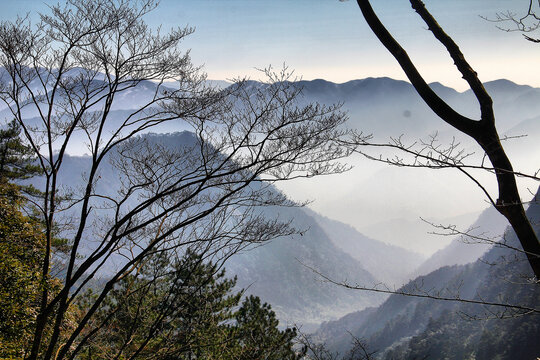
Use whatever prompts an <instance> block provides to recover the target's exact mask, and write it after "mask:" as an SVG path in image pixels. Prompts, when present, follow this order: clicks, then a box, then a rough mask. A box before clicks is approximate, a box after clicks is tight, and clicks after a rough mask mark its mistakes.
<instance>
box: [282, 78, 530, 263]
mask: <svg viewBox="0 0 540 360" xmlns="http://www.w3.org/2000/svg"><path fill="white" fill-rule="evenodd" d="M298 85H299V86H301V87H302V89H303V94H304V96H305V99H304V101H305V102H312V101H316V102H319V103H323V104H332V103H342V104H343V109H344V110H345V111H347V112H348V115H349V121H348V123H347V125H348V126H349V127H351V128H353V129H355V130H357V131H362V132H363V133H364V134H372V135H373V140H372V141H373V142H375V143H378V144H387V143H389V142H392V140H391V137H392V138H394V139H396V138H399V137H401V140H402V143H403V144H405V146H410V145H412V144H417V145H418V146H421V144H422V143H423V142H424V143H430V144H431V143H432V142H433V145H434V146H435V147H437V148H438V149H448V148H449V146H452V145H450V144H453V145H455V146H456V149H455V150H454V151H453V152H452V153H454V154H455V153H457V152H459V151H463V154H467V157H468V160H469V161H470V162H471V163H473V164H481V163H482V156H483V152H482V150H481V149H480V148H479V147H478V146H477V145H475V144H473V143H472V141H471V139H469V138H468V137H466V136H464V135H463V134H460V133H459V132H457V131H456V130H454V129H453V128H451V127H450V126H448V125H447V124H445V123H444V122H443V121H442V120H440V119H439V118H438V117H437V116H436V115H434V114H433V112H432V111H431V110H430V109H429V108H428V107H427V106H426V105H425V104H424V102H423V100H422V99H421V98H420V97H419V96H418V94H417V93H416V91H415V90H414V88H413V87H412V85H411V84H410V83H408V82H405V81H398V80H393V79H389V78H368V79H361V80H352V81H348V82H346V83H342V84H336V83H332V82H329V81H325V80H313V81H303V82H299V83H298ZM430 86H431V87H432V88H433V89H434V90H435V91H436V92H437V93H438V94H439V95H440V96H441V97H442V98H443V99H444V100H446V101H447V102H448V103H449V104H450V105H452V106H454V107H455V108H456V109H457V110H458V111H459V112H460V113H462V114H464V115H466V116H470V117H472V118H479V108H478V105H477V102H476V100H475V98H474V95H473V94H472V92H471V91H465V92H457V91H455V90H453V89H451V88H448V87H445V86H444V85H442V84H439V83H432V84H430ZM485 86H486V88H487V89H488V91H489V93H490V95H491V97H492V98H493V101H494V110H495V116H496V122H497V127H498V129H499V132H500V133H501V135H502V137H503V138H504V135H508V136H515V135H527V136H526V137H524V138H516V139H508V140H506V141H504V142H503V144H504V146H505V147H506V148H507V149H508V154H509V156H510V159H511V161H512V164H513V167H514V169H517V170H518V171H521V172H523V173H527V174H534V172H535V171H537V170H538V164H537V161H535V160H536V159H538V156H540V146H538V144H540V140H539V139H540V128H539V127H538V125H537V124H538V123H539V122H538V121H536V120H537V118H538V114H539V113H540V89H538V88H533V87H530V86H526V85H518V84H515V83H513V82H511V81H508V80H496V81H491V82H487V83H486V84H485ZM435 134H436V136H435ZM431 136H434V138H432V137H431ZM359 150H361V151H363V152H365V153H366V154H367V155H369V156H371V157H373V158H375V159H379V158H381V159H382V160H384V159H387V158H389V159H400V158H403V157H405V155H404V154H403V153H400V152H399V151H397V150H395V151H393V150H392V149H385V148H381V147H370V146H362V147H360V148H359ZM346 162H348V163H349V164H351V165H352V166H353V167H354V169H353V170H352V171H350V172H349V173H347V174H343V175H340V176H336V177H333V180H319V179H314V180H313V181H310V182H309V183H308V182H307V181H306V182H303V183H301V185H299V186H297V187H296V188H294V189H291V191H289V192H287V193H291V194H293V193H294V194H295V195H296V196H297V197H298V198H299V199H300V200H304V199H306V200H312V199H313V198H312V195H311V194H314V193H317V199H316V200H315V201H314V202H313V203H312V204H311V205H310V207H311V208H312V209H313V210H315V211H316V212H318V213H320V214H322V215H324V216H327V217H330V218H333V219H336V220H339V221H341V222H344V223H347V224H350V225H352V226H353V227H354V228H356V229H359V230H360V231H361V232H362V233H364V234H365V235H367V236H369V237H372V238H375V239H378V240H383V241H385V242H388V243H391V244H393V245H398V246H400V247H404V248H406V249H408V250H412V251H415V252H420V253H422V254H423V255H425V256H430V255H432V254H433V253H434V252H435V251H437V250H440V249H442V248H443V247H444V246H446V245H447V244H448V241H446V240H437V239H435V237H434V236H433V235H430V234H428V233H429V232H430V231H432V229H430V228H429V226H426V225H425V224H422V222H421V220H420V218H424V219H430V220H432V221H434V222H436V223H439V222H440V223H444V221H445V220H444V219H447V218H453V217H456V216H460V215H464V214H470V213H480V212H481V211H483V210H484V209H485V208H486V198H485V194H484V193H483V191H482V190H481V189H480V188H478V187H477V186H476V184H474V183H473V182H471V180H470V179H469V178H467V177H466V176H464V175H463V174H462V173H460V172H459V171H455V170H454V169H447V170H436V171H435V170H431V169H412V168H405V167H391V166H388V165H385V164H381V163H376V162H375V161H373V159H370V160H368V159H366V158H365V157H363V156H360V155H355V156H352V157H350V158H348V159H346ZM488 165H489V164H488ZM472 175H473V176H475V178H477V179H479V180H481V182H482V184H483V185H484V186H485V188H486V189H487V190H488V191H489V192H490V193H491V194H495V193H496V191H497V189H496V185H495V184H494V182H493V181H492V175H491V174H487V173H483V172H480V171H472ZM519 186H520V191H521V193H522V194H528V193H529V192H528V190H527V189H528V188H534V187H535V186H536V185H535V184H534V181H532V182H529V181H527V180H526V179H525V178H521V179H520V180H519ZM323 187H324V188H328V189H329V191H324V192H320V191H318V190H317V189H321V188H323ZM286 190H288V189H286ZM474 220H475V217H471V218H470V219H469V221H467V224H466V225H465V226H468V225H470V224H472V223H473V222H474ZM392 224H394V225H397V224H400V226H399V227H398V226H391V225H392ZM387 225H389V226H387Z"/></svg>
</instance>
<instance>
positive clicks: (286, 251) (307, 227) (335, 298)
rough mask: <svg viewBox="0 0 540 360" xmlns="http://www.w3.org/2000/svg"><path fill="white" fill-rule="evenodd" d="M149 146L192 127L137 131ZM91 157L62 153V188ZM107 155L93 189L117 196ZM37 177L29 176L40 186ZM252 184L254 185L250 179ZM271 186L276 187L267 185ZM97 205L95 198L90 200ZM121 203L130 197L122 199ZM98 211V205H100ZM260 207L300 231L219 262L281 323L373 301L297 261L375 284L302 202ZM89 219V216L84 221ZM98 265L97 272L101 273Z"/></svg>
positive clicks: (73, 185)
mask: <svg viewBox="0 0 540 360" xmlns="http://www.w3.org/2000/svg"><path fill="white" fill-rule="evenodd" d="M142 138H143V139H145V140H146V141H147V142H148V143H149V144H150V146H151V145H152V144H156V145H157V144H159V145H160V146H163V147H169V148H173V147H180V146H186V147H190V146H194V144H196V138H195V135H194V134H193V133H189V132H181V133H173V134H145V135H142ZM90 164H91V158H90V157H88V156H66V158H65V160H64V163H63V166H62V170H61V172H60V173H59V174H58V181H59V183H60V184H61V187H62V188H63V189H64V190H65V191H66V192H68V193H70V192H71V193H77V192H78V191H80V190H81V189H80V186H81V184H83V183H84V182H82V181H81V180H82V179H83V178H84V176H85V173H86V172H88V171H89V168H90ZM118 174H119V172H118V171H115V169H114V168H113V167H112V165H111V163H110V161H109V160H108V159H105V161H104V163H103V166H102V168H101V171H100V173H99V180H98V181H97V182H96V184H95V186H96V191H97V192H98V193H99V194H100V196H109V197H110V198H115V197H117V192H118V191H119V190H120V188H121V183H122V181H125V179H121V178H119V175H118ZM39 181H40V180H39V179H34V180H33V183H34V185H35V186H36V187H38V188H39V187H40V184H39ZM254 186H256V185H254ZM273 191H277V190H275V189H274V190H273ZM95 205H96V206H98V204H97V203H96V204H95ZM124 206H125V207H126V208H128V207H130V206H136V204H135V203H126V204H124ZM76 209H77V206H74V207H73V208H71V209H69V210H67V211H65V212H64V213H63V216H64V217H65V218H66V219H71V217H72V216H74V215H75V214H76V212H75V210H76ZM102 211H103V210H102ZM264 213H265V215H266V216H268V217H269V218H279V219H281V220H283V221H285V222H286V221H289V220H291V221H292V225H293V226H294V227H295V228H297V229H299V230H302V231H303V232H302V234H303V236H299V235H298V236H294V237H284V238H278V239H275V240H274V241H271V242H270V243H267V244H263V245H262V246H261V245H259V246H257V247H255V248H252V249H251V250H249V251H242V253H240V254H237V255H235V256H232V257H231V258H230V259H229V260H227V262H226V263H225V268H226V269H227V274H228V276H231V277H232V276H237V277H238V287H239V288H244V289H246V293H247V294H254V295H258V296H260V297H261V298H262V299H263V300H264V301H266V302H269V303H270V304H272V306H273V308H274V310H276V312H277V313H278V315H279V317H280V319H281V320H282V321H285V322H287V323H290V324H292V323H296V324H304V325H305V326H306V328H307V327H308V326H311V327H312V328H313V326H315V325H318V324H320V322H322V321H325V320H329V319H333V318H337V317H339V316H342V315H344V314H346V313H348V312H350V311H353V310H354V309H358V308H364V307H366V306H373V305H376V304H379V303H380V302H382V301H383V300H384V296H381V295H379V294H359V293H357V292H351V291H347V290H345V289H340V290H338V291H336V290H335V289H334V288H333V287H332V286H330V285H329V284H325V283H322V282H320V281H318V280H317V276H316V275H315V274H314V273H313V272H312V271H311V270H309V269H308V268H307V267H305V266H304V265H303V264H306V265H308V266H311V267H313V268H317V269H318V270H319V271H321V272H322V273H325V274H328V275H329V276H332V277H335V278H347V279H349V280H351V281H355V282H359V283H365V284H375V283H377V282H378V281H379V279H378V278H377V277H376V276H374V275H372V274H370V273H369V271H367V270H366V269H365V268H364V267H363V266H362V264H361V263H360V262H359V261H357V260H356V259H354V258H353V257H351V256H350V255H348V254H346V253H345V252H344V251H342V250H340V249H339V248H337V247H336V246H335V245H334V244H333V243H332V241H331V240H330V238H329V237H328V236H327V234H326V233H325V232H324V230H323V229H322V228H321V227H320V226H319V225H318V223H317V221H316V220H315V219H314V217H313V216H311V215H309V214H308V213H306V212H305V211H304V210H303V209H302V208H296V207H285V208H279V207H278V208H276V207H267V208H265V209H264ZM92 222H93V218H92V216H91V217H90V220H89V223H92ZM82 248H83V249H85V251H83V252H82V253H81V255H85V254H86V253H89V252H90V250H92V241H91V239H87V243H85V244H84V245H83V246H82ZM110 270H111V269H106V268H104V269H103V271H102V273H101V275H103V276H107V271H110Z"/></svg>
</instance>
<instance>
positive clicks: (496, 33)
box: [0, 0, 540, 90]
mask: <svg viewBox="0 0 540 360" xmlns="http://www.w3.org/2000/svg"><path fill="white" fill-rule="evenodd" d="M55 2H56V1H55ZM0 3H1V4H2V14H1V15H0V19H2V20H11V19H13V18H14V17H15V16H16V15H17V14H23V15H24V14H26V13H27V12H30V14H31V16H34V15H32V14H35V13H36V12H47V6H46V3H47V1H43V0H0ZM425 3H426V5H427V7H428V9H429V10H430V11H431V12H432V13H433V15H434V16H435V17H436V18H437V20H438V21H439V23H440V24H441V25H442V26H443V28H444V29H445V30H446V31H447V33H449V34H450V35H451V36H452V37H453V38H454V39H455V40H456V42H457V43H458V45H459V46H460V47H461V49H462V51H463V53H464V54H465V56H466V58H467V59H468V60H469V62H470V63H471V64H472V65H473V68H475V69H476V71H477V72H478V73H479V76H480V79H481V80H482V81H490V80H495V79H499V78H507V79H510V80H512V81H514V82H517V83H519V84H528V85H533V86H538V87H540V72H538V71H535V70H534V69H536V68H537V64H538V63H539V62H540V46H539V45H535V44H533V43H531V42H528V41H525V40H524V39H523V37H522V35H521V34H519V33H517V32H510V33H507V32H503V31H500V30H498V29H497V28H496V26H495V25H496V24H494V23H491V22H488V21H485V20H483V19H482V18H481V17H480V16H484V17H488V18H494V17H495V14H496V13H497V12H501V11H506V10H512V11H515V12H516V13H518V14H519V13H520V11H524V10H525V9H526V5H527V1H526V0H455V1H452V2H448V1H443V0H427V1H425ZM373 5H374V7H375V10H376V12H377V13H378V14H379V16H380V17H381V20H382V21H383V22H384V23H385V25H387V26H388V28H389V30H390V31H391V32H392V34H393V35H394V36H395V37H396V39H397V40H399V41H400V42H401V43H402V45H403V46H404V47H405V48H406V50H407V51H408V52H409V55H410V56H411V58H412V59H413V60H414V61H415V62H416V63H417V66H418V68H419V69H420V70H421V73H422V74H423V75H424V76H425V78H426V79H427V80H428V82H434V81H438V82H441V83H443V84H445V85H448V86H451V87H454V88H456V89H458V90H465V89H466V83H465V82H464V81H463V80H462V79H461V76H460V74H459V73H458V72H457V71H456V70H455V69H454V68H453V64H452V61H451V60H450V59H449V58H448V56H447V54H446V53H445V51H444V49H443V48H442V47H441V46H440V45H439V44H438V43H437V42H436V40H434V38H433V36H432V35H431V34H430V33H429V32H428V31H427V30H426V28H425V25H424V24H423V23H421V20H420V19H419V17H418V16H417V15H416V14H415V13H414V12H413V11H412V9H411V8H410V5H409V2H408V1H406V0H384V1H380V0H379V1H373ZM147 21H148V22H149V23H150V24H151V25H153V26H159V25H161V26H162V28H163V29H164V30H167V29H170V28H173V27H178V26H186V25H189V26H193V27H195V29H196V31H195V33H194V34H192V35H191V36H190V37H189V38H188V39H187V40H186V42H185V44H184V45H185V47H186V49H191V55H192V59H193V62H194V63H195V64H197V65H204V69H205V71H206V72H207V73H208V77H209V78H210V79H214V80H227V79H233V78H236V77H242V76H249V77H251V78H253V79H259V78H261V74H260V72H258V70H257V69H261V68H265V67H267V66H269V65H272V66H274V67H276V68H280V67H282V66H283V64H285V65H286V66H288V67H289V68H290V69H293V70H294V71H295V74H296V75H297V76H298V77H301V78H303V79H305V80H311V79H317V78H323V79H326V80H329V81H333V82H337V83H342V82H346V81H349V80H353V79H361V78H366V77H381V76H388V77H392V78H396V79H404V78H405V77H404V75H403V73H402V71H401V69H400V68H399V67H398V66H397V64H396V62H395V60H394V59H393V58H392V57H391V56H390V55H389V54H388V53H387V52H386V50H385V49H384V48H383V47H382V45H381V44H380V43H379V42H378V41H377V39H376V38H375V36H374V35H373V34H372V33H371V32H370V30H369V28H368V27H367V25H366V24H365V22H364V21H363V19H362V18H361V13H360V11H359V9H358V6H357V4H356V1H353V0H351V1H338V0H162V1H161V3H160V5H159V7H158V8H157V9H156V10H155V11H154V12H153V13H151V14H150V15H149V16H148V18H147Z"/></svg>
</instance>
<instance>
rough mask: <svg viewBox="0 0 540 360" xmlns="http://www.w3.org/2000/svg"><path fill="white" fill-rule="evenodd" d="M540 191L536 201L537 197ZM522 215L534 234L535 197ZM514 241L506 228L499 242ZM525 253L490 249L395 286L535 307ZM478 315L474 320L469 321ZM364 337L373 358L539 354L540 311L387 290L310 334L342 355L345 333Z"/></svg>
mask: <svg viewBox="0 0 540 360" xmlns="http://www.w3.org/2000/svg"><path fill="white" fill-rule="evenodd" d="M539 196H540V189H539V192H538V193H537V195H536V197H535V199H539V198H540V197H539ZM527 216H528V217H529V218H530V219H531V220H532V221H533V224H535V228H536V232H537V234H540V222H539V220H540V202H538V201H537V200H534V201H533V202H532V203H531V205H530V206H529V208H528V209H527ZM504 244H506V245H508V246H510V247H518V248H519V242H518V240H517V237H516V236H515V234H514V233H513V231H512V230H511V229H508V230H507V232H506V235H505V243H504ZM531 278H533V273H532V271H531V269H530V266H529V264H528V262H527V261H526V259H525V256H524V254H522V253H519V252H516V251H515V250H513V249H511V248H509V247H507V246H495V247H492V248H491V249H490V250H489V251H488V252H487V253H486V254H485V255H484V256H482V257H481V258H480V259H479V260H477V261H475V262H474V263H470V264H467V265H454V266H450V267H448V266H447V267H442V268H440V269H438V270H435V271H433V272H431V273H429V274H427V275H424V276H420V277H418V278H416V279H415V280H413V281H411V282H410V283H408V284H407V285H405V286H404V287H402V288H401V289H398V291H402V292H405V293H415V294H420V295H427V294H431V295H433V296H437V297H446V298H449V299H455V298H457V297H459V298H460V299H472V300H476V301H482V302H496V303H503V304H511V305H517V306H521V307H523V308H536V309H537V310H536V311H537V312H538V311H540V309H538V305H539V304H540V287H539V286H538V284H537V283H535V282H531V281H528V280H527V279H531ZM475 319H476V320H475ZM348 332H350V333H351V334H353V335H354V336H356V337H358V338H363V339H365V341H366V343H367V344H368V345H369V347H370V349H373V350H377V358H379V359H414V358H433V359H442V358H444V359H466V358H467V359H472V358H474V359H494V358H496V359H518V358H519V359H532V358H535V357H537V356H538V355H540V343H539V342H538V338H539V336H540V323H539V322H538V314H535V313H532V314H531V313H529V312H528V311H523V310H519V309H517V310H516V309H512V308H508V307H497V306H487V305H478V304H470V303H464V302H460V301H441V300H435V299H429V298H428V299H426V298H422V297H405V296H402V295H397V294H396V295H391V296H390V297H389V298H388V299H387V300H386V301H385V302H384V303H383V304H382V305H381V306H379V307H378V308H375V309H373V308H371V309H365V310H363V311H360V312H356V313H352V314H349V315H347V316H345V317H343V318H342V319H339V320H337V321H333V322H327V323H324V324H323V325H322V326H321V328H320V329H319V330H318V331H317V332H316V333H315V336H316V338H318V339H319V340H321V341H325V342H327V344H328V346H329V347H330V348H331V349H333V350H339V351H340V352H342V353H344V352H345V351H346V349H347V347H348V346H350V345H349V343H350V335H349V333H348Z"/></svg>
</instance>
